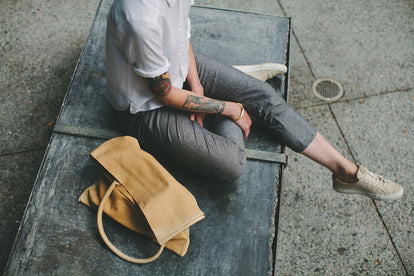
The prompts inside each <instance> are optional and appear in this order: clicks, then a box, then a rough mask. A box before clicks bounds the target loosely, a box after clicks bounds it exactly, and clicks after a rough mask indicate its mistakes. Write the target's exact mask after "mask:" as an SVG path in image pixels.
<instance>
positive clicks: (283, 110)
mask: <svg viewBox="0 0 414 276" xmlns="http://www.w3.org/2000/svg"><path fill="white" fill-rule="evenodd" d="M196 63H197V69H198V74H199V77H200V81H201V84H202V86H203V88H204V95H205V96H207V97H210V98H213V99H218V100H225V101H233V102H240V103H242V104H243V105H244V107H245V109H246V110H247V111H248V112H249V114H250V115H252V116H254V117H256V118H257V119H258V120H259V121H260V122H261V123H262V124H263V126H264V127H265V128H266V129H268V130H269V131H270V132H271V133H272V134H273V135H274V137H275V139H276V140H277V141H278V142H280V143H282V144H284V145H287V146H288V147H290V148H291V149H293V150H294V151H297V152H302V151H303V150H304V149H305V148H306V147H307V146H308V145H309V144H310V143H311V142H312V140H313V139H314V137H315V135H316V130H315V128H314V127H313V126H312V125H310V124H309V122H307V121H306V120H305V119H304V118H303V117H302V116H301V115H300V114H299V113H297V112H296V111H295V110H294V109H293V108H292V107H291V106H290V105H288V104H287V103H286V101H285V100H284V99H283V98H281V97H280V96H279V95H278V94H277V93H276V92H275V90H274V89H273V88H272V87H271V86H270V85H269V84H267V83H265V82H262V81H259V80H257V79H255V78H252V77H250V76H247V75H246V74H244V73H242V72H240V71H238V70H236V69H234V68H232V67H231V66H228V65H225V64H222V63H220V62H218V61H216V60H214V59H212V58H209V57H206V56H202V55H200V54H196ZM117 122H118V125H119V127H120V128H121V130H122V131H123V132H125V133H126V134H128V135H131V136H134V137H136V138H137V139H138V141H139V143H140V145H141V147H142V148H143V149H144V150H146V151H148V152H150V153H153V154H158V153H162V154H164V155H167V156H169V157H172V158H174V159H175V160H177V161H179V162H180V163H182V164H183V165H185V166H187V167H189V168H191V169H193V170H196V171H198V172H199V173H201V174H204V175H209V176H214V177H216V178H220V179H224V180H229V179H235V178H237V177H239V176H240V175H241V174H242V172H243V169H244V165H245V163H246V156H245V152H244V142H243V133H242V131H241V129H240V128H239V127H238V126H237V125H236V124H235V123H234V122H232V121H231V120H229V119H227V118H225V117H223V116H219V115H214V116H207V119H206V123H205V127H201V126H200V125H199V124H198V123H197V122H195V121H190V120H189V117H188V112H185V111H182V110H178V109H173V108H170V107H162V108H159V109H155V110H151V111H144V112H138V113H136V114H130V113H129V112H128V111H123V112H117Z"/></svg>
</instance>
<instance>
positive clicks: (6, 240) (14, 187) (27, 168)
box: [0, 148, 45, 271]
mask: <svg viewBox="0 0 414 276" xmlns="http://www.w3.org/2000/svg"><path fill="white" fill-rule="evenodd" d="M44 151H45V149H44V148H42V149H38V150H34V151H30V152H22V153H18V154H12V155H4V156H0V248H1V250H0V271H3V268H4V266H5V265H6V261H7V258H8V256H9V253H10V250H11V248H12V245H13V241H14V238H15V236H16V233H17V229H18V228H19V224H20V220H21V218H22V216H23V212H24V210H25V208H26V204H27V200H28V199H29V196H30V192H31V190H32V187H33V183H34V181H35V178H36V175H37V171H38V169H39V165H40V163H41V161H42V158H43V154H44Z"/></svg>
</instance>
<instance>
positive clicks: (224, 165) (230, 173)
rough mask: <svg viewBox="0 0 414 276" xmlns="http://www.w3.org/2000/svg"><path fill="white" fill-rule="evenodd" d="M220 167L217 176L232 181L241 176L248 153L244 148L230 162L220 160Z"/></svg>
mask: <svg viewBox="0 0 414 276" xmlns="http://www.w3.org/2000/svg"><path fill="white" fill-rule="evenodd" d="M220 163H221V164H220V168H219V171H220V173H218V174H217V175H216V177H217V178H218V179H220V180H224V181H230V180H236V179H237V178H239V177H240V176H241V175H242V174H243V172H244V168H245V167H246V155H245V152H244V150H243V151H242V152H241V153H240V154H239V156H237V157H235V158H234V159H232V160H231V161H230V162H220Z"/></svg>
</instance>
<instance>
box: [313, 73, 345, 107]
mask: <svg viewBox="0 0 414 276" xmlns="http://www.w3.org/2000/svg"><path fill="white" fill-rule="evenodd" d="M312 91H313V93H314V94H315V95H316V97H318V98H319V99H322V100H324V101H329V102H332V101H336V100H338V99H339V98H340V97H342V95H343V94H344V89H343V88H342V85H341V84H340V83H339V82H338V81H336V80H334V79H331V78H320V79H317V80H315V81H314V82H313V84H312Z"/></svg>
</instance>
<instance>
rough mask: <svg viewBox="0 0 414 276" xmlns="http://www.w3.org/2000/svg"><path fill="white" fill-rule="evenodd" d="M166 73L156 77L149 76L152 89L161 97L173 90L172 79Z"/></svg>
mask: <svg viewBox="0 0 414 276" xmlns="http://www.w3.org/2000/svg"><path fill="white" fill-rule="evenodd" d="M166 74H167V73H164V74H162V75H161V76H158V77H155V78H148V82H149V87H150V89H151V91H152V92H154V93H155V94H157V95H158V96H161V97H165V96H167V95H168V94H169V93H170V92H171V80H170V79H169V78H168V77H167V75H166Z"/></svg>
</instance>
